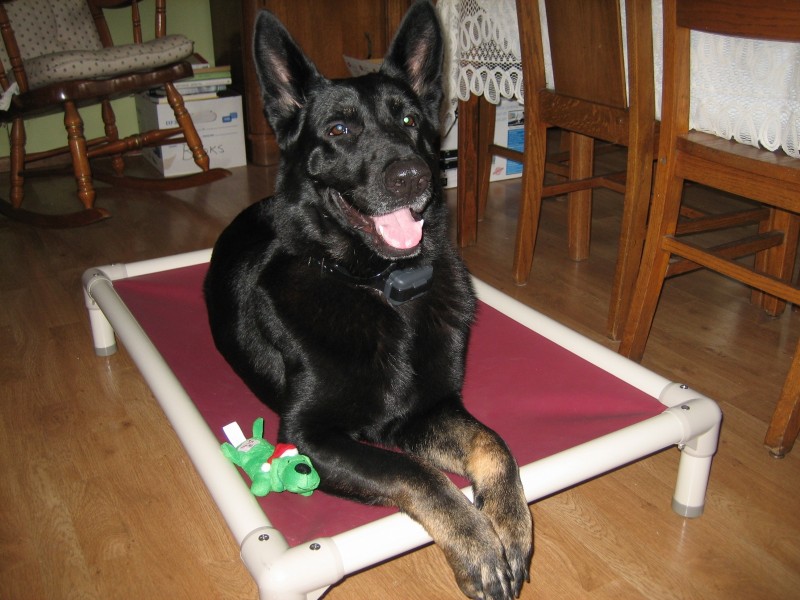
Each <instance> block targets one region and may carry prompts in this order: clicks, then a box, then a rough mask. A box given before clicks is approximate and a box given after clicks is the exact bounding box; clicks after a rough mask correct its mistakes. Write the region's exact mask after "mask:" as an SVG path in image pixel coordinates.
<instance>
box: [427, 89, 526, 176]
mask: <svg viewBox="0 0 800 600" xmlns="http://www.w3.org/2000/svg"><path fill="white" fill-rule="evenodd" d="M495 115H496V117H495V118H496V121H495V124H494V143H495V144H498V145H500V146H505V147H506V148H511V149H513V150H520V151H521V150H522V147H523V145H524V138H525V112H524V108H523V106H522V104H520V103H519V102H516V101H514V100H506V99H503V100H502V101H501V102H500V104H499V106H498V107H497V110H496V113H495ZM457 149H458V119H456V123H455V124H454V125H453V127H452V128H451V129H450V131H449V132H448V133H447V135H446V136H445V137H444V139H443V140H442V184H443V185H444V187H445V188H452V187H455V186H456V184H457V181H458V159H457ZM521 175H522V163H519V162H516V161H513V160H506V159H505V158H503V157H501V156H493V157H492V168H491V174H490V176H489V180H490V181H501V180H503V179H513V178H515V177H520V176H521Z"/></svg>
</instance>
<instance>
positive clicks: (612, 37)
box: [545, 0, 627, 108]
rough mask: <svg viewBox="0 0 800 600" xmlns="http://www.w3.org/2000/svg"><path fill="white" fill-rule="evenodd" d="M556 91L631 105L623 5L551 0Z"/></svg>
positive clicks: (549, 27) (612, 0)
mask: <svg viewBox="0 0 800 600" xmlns="http://www.w3.org/2000/svg"><path fill="white" fill-rule="evenodd" d="M545 6H546V12H547V32H548V36H549V38H550V55H551V57H552V60H553V86H554V88H555V90H556V92H558V93H559V94H565V95H567V96H573V97H575V98H580V99H582V100H589V101H591V102H598V103H600V104H606V105H609V106H615V107H619V108H624V107H626V106H627V94H626V84H625V63H624V61H623V45H622V36H623V32H622V27H621V19H620V7H619V1H618V0H594V1H592V2H585V1H583V0H546V2H545Z"/></svg>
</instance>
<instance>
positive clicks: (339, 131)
mask: <svg viewBox="0 0 800 600" xmlns="http://www.w3.org/2000/svg"><path fill="white" fill-rule="evenodd" d="M346 133H350V130H349V129H348V128H347V125H345V124H344V123H337V124H336V125H334V126H333V127H331V129H330V131H328V135H330V136H339V135H345V134H346Z"/></svg>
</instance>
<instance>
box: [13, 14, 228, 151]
mask: <svg viewBox="0 0 800 600" xmlns="http://www.w3.org/2000/svg"><path fill="white" fill-rule="evenodd" d="M154 7H155V3H154V2H152V0H151V1H147V0H145V1H144V2H142V4H141V6H140V11H141V16H142V34H143V35H144V37H145V39H151V38H152V37H153V34H154V28H155V25H154V23H155V21H154ZM106 19H107V20H108V26H109V28H110V29H111V35H112V37H113V38H114V42H115V43H117V44H121V43H131V42H132V41H133V31H132V28H131V20H130V11H129V10H128V9H125V8H122V9H116V10H107V11H106ZM167 33H182V34H184V35H185V36H186V37H188V38H189V39H191V40H193V41H194V49H195V51H196V52H199V53H200V54H202V55H203V56H204V57H206V58H207V59H208V60H209V61H213V60H214V42H213V39H212V34H211V13H210V10H209V6H208V0H169V2H167ZM113 106H114V112H115V114H116V115H117V126H118V128H119V133H120V135H121V136H123V137H124V136H126V135H131V134H133V133H136V132H137V131H138V125H137V123H136V109H135V108H134V104H133V98H123V99H120V100H115V101H114V102H113ZM81 115H82V116H83V120H84V124H85V126H86V128H85V135H86V137H87V138H93V137H98V136H101V135H103V122H102V120H101V119H100V108H99V106H91V107H88V108H85V109H82V110H81ZM5 129H6V133H5V135H0V156H8V154H9V142H8V133H9V132H10V130H11V126H10V125H9V126H7V127H6V128H5ZM25 132H26V134H27V143H26V149H27V150H28V152H38V151H39V150H47V149H50V148H55V147H58V146H63V145H65V144H66V132H65V130H64V121H63V116H62V115H61V114H55V115H48V116H46V117H39V118H37V119H32V120H30V121H28V122H27V123H26V126H25Z"/></svg>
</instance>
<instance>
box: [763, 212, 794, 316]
mask: <svg viewBox="0 0 800 600" xmlns="http://www.w3.org/2000/svg"><path fill="white" fill-rule="evenodd" d="M764 229H766V230H768V231H782V232H783V243H781V244H780V245H779V246H775V247H773V248H770V249H769V250H765V251H764V252H759V253H758V254H757V255H756V263H755V268H756V270H758V271H760V272H762V273H768V274H769V275H772V276H773V277H777V278H778V279H781V280H783V281H790V280H791V278H792V274H793V272H794V263H795V259H796V257H797V244H798V238H799V237H800V219H798V217H797V215H795V214H793V213H790V212H787V211H784V210H778V209H775V208H773V209H771V210H770V218H769V222H768V223H767V226H766V227H763V226H762V227H761V228H760V231H762V232H763V230H764ZM751 300H752V302H753V304H758V305H760V306H761V307H762V308H763V309H764V310H765V311H766V312H767V313H768V314H770V315H772V316H773V317H777V316H778V315H780V314H781V313H782V312H783V309H784V308H785V307H786V302H784V301H783V300H782V299H780V298H777V297H776V296H771V295H769V294H765V293H764V292H760V291H754V292H753V294H752V297H751Z"/></svg>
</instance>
